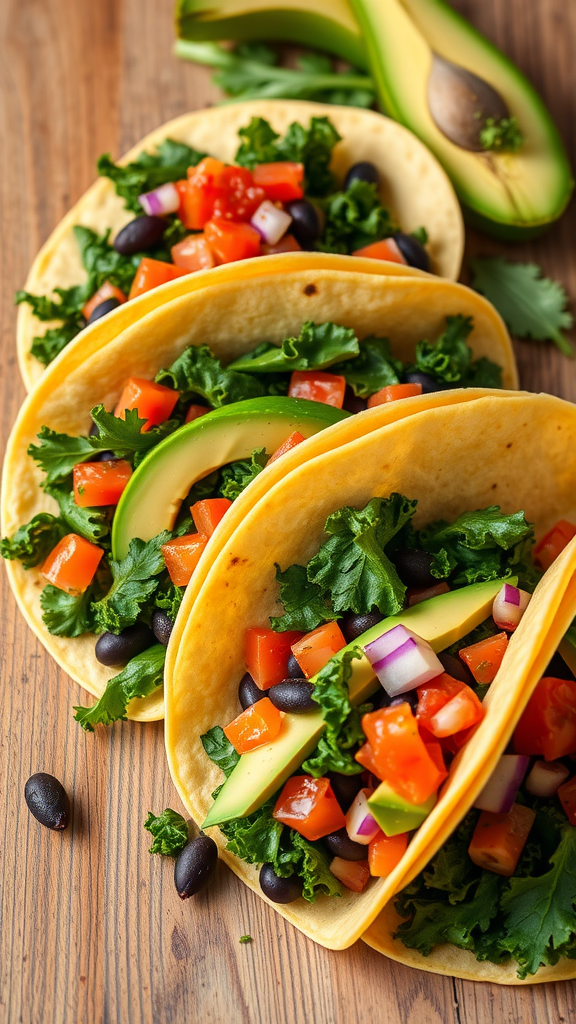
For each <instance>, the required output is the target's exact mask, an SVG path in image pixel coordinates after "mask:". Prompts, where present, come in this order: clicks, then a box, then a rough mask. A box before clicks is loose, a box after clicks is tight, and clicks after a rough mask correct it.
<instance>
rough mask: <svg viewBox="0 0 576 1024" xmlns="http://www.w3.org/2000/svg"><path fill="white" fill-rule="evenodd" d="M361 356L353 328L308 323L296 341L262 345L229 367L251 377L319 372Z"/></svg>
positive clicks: (290, 339) (303, 326)
mask: <svg viewBox="0 0 576 1024" xmlns="http://www.w3.org/2000/svg"><path fill="white" fill-rule="evenodd" d="M358 352H359V345H358V339H357V337H356V335H355V334H354V331H352V330H350V328H348V327H340V326H338V324H334V323H330V322H327V323H323V324H315V323H313V322H312V321H311V320H307V321H306V323H304V324H303V325H302V328H301V330H300V334H299V336H298V337H297V338H286V339H285V340H284V341H283V342H282V344H281V345H280V346H279V347H278V346H277V345H272V344H271V343H270V342H263V344H262V345H258V347H257V348H255V349H254V350H253V351H252V352H249V353H248V354H247V355H245V356H241V357H240V358H239V359H236V360H234V362H233V363H230V365H229V367H228V369H229V370H246V371H247V372H248V373H276V372H278V371H280V372H285V373H292V371H293V370H319V369H324V368H326V367H328V366H332V364H333V363H336V362H338V361H339V360H341V359H346V360H349V359H352V358H353V357H354V356H357V355H358ZM344 365H347V363H345V364H344ZM333 372H334V371H333Z"/></svg>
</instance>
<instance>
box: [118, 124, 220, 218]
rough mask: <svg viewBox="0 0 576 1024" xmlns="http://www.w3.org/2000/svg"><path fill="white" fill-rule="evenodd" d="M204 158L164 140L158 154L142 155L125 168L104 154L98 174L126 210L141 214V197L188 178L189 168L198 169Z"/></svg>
mask: <svg viewBox="0 0 576 1024" xmlns="http://www.w3.org/2000/svg"><path fill="white" fill-rule="evenodd" d="M205 156H206V153H200V152H199V151H198V150H197V149H193V148H192V147H191V146H187V145H185V143H183V142H175V141H174V140H173V139H164V141H163V142H161V143H160V145H159V146H158V149H157V151H156V153H140V156H138V157H136V159H135V160H133V161H132V162H131V163H129V164H126V165H125V166H121V165H120V164H116V163H114V161H113V160H112V158H111V156H110V154H109V153H105V154H104V155H103V156H101V157H100V159H99V161H98V174H99V175H101V176H102V177H105V178H110V180H111V181H112V182H114V187H115V189H116V192H117V194H118V195H119V196H120V197H121V198H122V199H123V200H124V205H125V206H126V209H127V210H132V211H133V212H134V213H140V214H141V213H142V212H143V211H142V207H141V206H140V203H139V202H138V196H140V195H142V193H144V192H151V191H152V189H155V188H158V186H159V185H165V184H166V182H169V181H179V180H180V179H181V178H185V177H186V173H187V171H188V168H189V167H195V166H196V164H199V163H200V161H201V160H202V159H203V158H204V157H205Z"/></svg>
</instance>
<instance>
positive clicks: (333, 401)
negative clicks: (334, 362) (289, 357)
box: [288, 370, 346, 409]
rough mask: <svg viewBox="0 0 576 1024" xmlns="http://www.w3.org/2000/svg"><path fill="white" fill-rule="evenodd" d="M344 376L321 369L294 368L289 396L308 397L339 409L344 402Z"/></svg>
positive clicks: (312, 400)
mask: <svg viewBox="0 0 576 1024" xmlns="http://www.w3.org/2000/svg"><path fill="white" fill-rule="evenodd" d="M345 391H346V378H345V377H340V376H339V374H336V373H324V372H323V371H322V370H295V371H294V373H293V374H292V376H291V378H290V387H289V388H288V394H289V396H290V398H308V399H309V400H310V401H311V402H323V403H324V405H333V406H334V408H335V409H341V408H342V406H343V404H344V392H345Z"/></svg>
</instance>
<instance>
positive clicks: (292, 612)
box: [270, 565, 338, 633]
mask: <svg viewBox="0 0 576 1024" xmlns="http://www.w3.org/2000/svg"><path fill="white" fill-rule="evenodd" d="M276 579H277V580H278V583H279V584H280V601H281V602H282V604H283V606H284V614H283V615H280V616H277V617H274V616H271V618H270V625H271V627H272V629H274V630H276V632H277V633H285V632H286V631H287V630H291V629H299V630H301V631H302V632H304V633H309V632H310V631H311V630H313V629H316V626H319V625H320V624H321V623H322V622H333V621H334V619H337V618H338V612H334V611H332V609H331V608H330V606H329V605H328V604H327V599H326V593H325V591H324V590H323V588H322V587H319V586H318V585H317V584H316V583H310V581H309V579H308V577H307V575H306V569H305V568H304V566H303V565H289V566H288V568H287V569H286V570H285V572H282V570H281V569H280V566H279V565H276Z"/></svg>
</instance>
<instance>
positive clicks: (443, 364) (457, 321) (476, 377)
mask: <svg viewBox="0 0 576 1024" xmlns="http://www.w3.org/2000/svg"><path fill="white" fill-rule="evenodd" d="M471 330H472V317H469V316H461V315H460V314H459V315H458V316H447V317H446V329H445V331H444V332H443V334H441V335H440V337H439V338H438V339H437V340H436V341H435V342H430V341H426V340H421V341H419V342H418V344H417V345H416V360H415V362H414V364H413V365H411V366H409V367H408V371H413V370H419V371H421V372H422V373H427V374H428V375H429V376H430V377H433V378H434V380H437V381H438V383H440V384H446V385H452V386H456V385H458V386H459V387H493V388H501V387H502V368H501V367H500V366H497V365H496V363H493V362H491V360H490V359H486V357H485V356H483V357H482V358H481V359H477V360H476V361H473V359H472V349H471V348H470V347H469V346H468V345H467V344H466V339H467V337H468V335H469V334H470V332H471Z"/></svg>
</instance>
